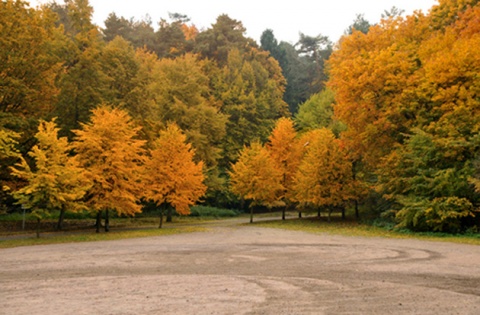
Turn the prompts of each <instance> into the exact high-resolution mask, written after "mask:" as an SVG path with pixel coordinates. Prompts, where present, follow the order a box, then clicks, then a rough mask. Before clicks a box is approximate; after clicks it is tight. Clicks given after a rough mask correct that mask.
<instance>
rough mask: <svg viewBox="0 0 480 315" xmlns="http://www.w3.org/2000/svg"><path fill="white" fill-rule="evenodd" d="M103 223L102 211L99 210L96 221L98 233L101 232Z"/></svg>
mask: <svg viewBox="0 0 480 315" xmlns="http://www.w3.org/2000/svg"><path fill="white" fill-rule="evenodd" d="M101 225H102V211H101V210H100V211H98V212H97V221H96V222H95V227H96V231H95V232H97V233H100V227H101Z"/></svg>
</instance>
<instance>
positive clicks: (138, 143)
mask: <svg viewBox="0 0 480 315" xmlns="http://www.w3.org/2000/svg"><path fill="white" fill-rule="evenodd" d="M138 132H139V128H138V127H136V126H135V125H134V124H133V122H132V121H131V118H130V117H129V116H128V114H127V112H125V111H123V110H121V109H112V108H109V107H107V106H101V107H98V108H96V109H94V110H93V111H92V117H91V122H90V123H86V124H82V129H81V130H75V131H74V133H75V135H76V137H75V141H74V143H73V147H74V149H75V152H76V153H77V156H78V159H79V162H80V163H81V166H82V167H84V168H85V171H86V176H87V178H88V179H89V180H90V181H91V183H92V187H91V188H90V189H89V190H88V191H87V194H86V198H85V202H86V204H87V206H88V207H89V209H90V210H91V211H92V212H94V213H96V214H97V224H96V229H97V232H99V230H100V221H101V214H102V211H104V210H105V211H106V220H105V231H108V230H109V220H108V211H109V210H115V211H116V212H117V213H118V214H119V215H135V213H139V212H141V205H140V204H139V203H137V201H138V199H139V196H140V193H141V191H142V182H141V179H142V172H143V169H142V167H143V166H142V165H143V162H144V160H145V150H144V145H145V141H143V140H139V139H138V138H137V137H138Z"/></svg>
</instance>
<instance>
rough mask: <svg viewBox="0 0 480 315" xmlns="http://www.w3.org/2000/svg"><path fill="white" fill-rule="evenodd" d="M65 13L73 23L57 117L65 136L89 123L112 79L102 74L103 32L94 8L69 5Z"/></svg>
mask: <svg viewBox="0 0 480 315" xmlns="http://www.w3.org/2000/svg"><path fill="white" fill-rule="evenodd" d="M64 10H65V12H66V15H67V18H68V20H69V21H70V23H71V28H70V29H65V30H66V31H68V32H67V33H65V34H66V36H68V38H69V39H70V41H69V43H68V47H67V49H65V52H64V53H65V55H64V56H63V58H64V60H65V64H64V71H63V75H62V76H61V78H60V79H59V82H58V84H59V87H60V88H61V92H60V94H59V97H58V102H57V103H56V104H55V114H56V115H57V116H58V123H59V125H60V126H61V127H62V129H63V132H64V133H65V134H67V135H68V136H72V133H71V130H72V129H78V128H80V125H81V123H86V122H87V121H88V118H89V116H90V111H91V110H92V109H93V108H95V107H96V106H98V105H100V104H101V103H102V102H103V101H104V97H105V93H106V91H107V83H108V77H107V76H106V75H105V74H104V73H103V72H102V65H101V63H100V60H101V58H100V56H101V53H102V48H103V44H104V43H103V41H102V40H101V36H100V32H99V31H98V29H97V27H96V26H95V25H94V24H93V23H92V21H91V19H92V14H93V8H92V7H91V6H90V5H89V3H88V1H87V0H71V1H67V2H66V4H65V6H64Z"/></svg>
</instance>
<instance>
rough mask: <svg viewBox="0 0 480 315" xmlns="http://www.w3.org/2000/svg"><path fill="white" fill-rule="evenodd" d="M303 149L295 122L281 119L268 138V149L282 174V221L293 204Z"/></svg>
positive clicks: (280, 198) (280, 194)
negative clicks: (295, 183) (296, 175)
mask: <svg viewBox="0 0 480 315" xmlns="http://www.w3.org/2000/svg"><path fill="white" fill-rule="evenodd" d="M302 147H303V144H301V143H300V142H299V140H298V138H297V133H296V131H295V128H294V125H293V121H292V120H291V119H289V118H280V119H279V120H278V121H277V123H276V125H275V128H274V129H273V131H272V133H271V135H270V137H269V138H268V143H267V144H266V148H267V150H268V151H269V153H270V155H271V157H272V159H273V162H274V163H275V166H276V167H277V168H278V170H279V171H280V173H281V181H280V184H281V185H282V186H283V190H282V191H281V192H280V193H279V195H278V198H279V201H281V202H282V203H283V205H282V220H285V210H286V208H287V207H289V206H290V205H291V204H292V200H291V199H292V191H293V184H294V178H295V174H296V172H297V169H298V166H299V164H300V162H301V159H302Z"/></svg>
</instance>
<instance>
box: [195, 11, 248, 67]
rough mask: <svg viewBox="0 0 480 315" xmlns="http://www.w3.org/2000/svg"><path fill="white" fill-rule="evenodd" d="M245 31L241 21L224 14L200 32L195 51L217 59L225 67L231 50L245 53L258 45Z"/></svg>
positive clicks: (219, 64) (220, 65)
mask: <svg viewBox="0 0 480 315" xmlns="http://www.w3.org/2000/svg"><path fill="white" fill-rule="evenodd" d="M245 31H246V30H245V27H244V26H243V25H242V23H241V22H240V21H237V20H234V19H231V18H230V17H229V16H228V15H225V14H222V15H220V16H219V17H218V18H217V21H216V23H215V24H213V25H212V27H211V28H209V29H207V30H206V31H203V32H201V33H199V34H198V36H197V37H196V40H195V49H194V52H195V53H199V54H200V55H202V56H203V57H205V58H209V59H212V60H215V61H216V62H217V64H218V66H219V67H223V66H225V65H226V64H227V62H228V55H229V52H230V51H231V50H238V51H239V52H240V54H243V53H244V52H246V51H249V49H250V48H252V47H257V45H256V43H255V41H254V40H253V39H251V38H247V37H245V36H244V34H245Z"/></svg>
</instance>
